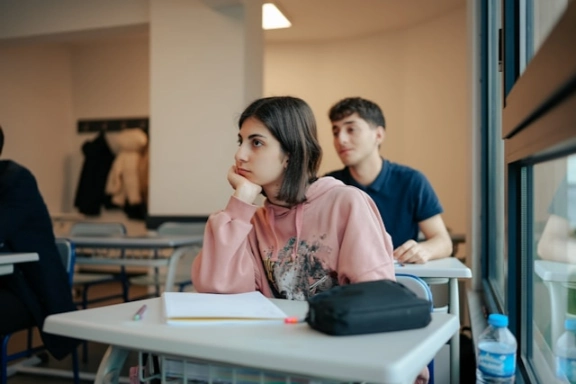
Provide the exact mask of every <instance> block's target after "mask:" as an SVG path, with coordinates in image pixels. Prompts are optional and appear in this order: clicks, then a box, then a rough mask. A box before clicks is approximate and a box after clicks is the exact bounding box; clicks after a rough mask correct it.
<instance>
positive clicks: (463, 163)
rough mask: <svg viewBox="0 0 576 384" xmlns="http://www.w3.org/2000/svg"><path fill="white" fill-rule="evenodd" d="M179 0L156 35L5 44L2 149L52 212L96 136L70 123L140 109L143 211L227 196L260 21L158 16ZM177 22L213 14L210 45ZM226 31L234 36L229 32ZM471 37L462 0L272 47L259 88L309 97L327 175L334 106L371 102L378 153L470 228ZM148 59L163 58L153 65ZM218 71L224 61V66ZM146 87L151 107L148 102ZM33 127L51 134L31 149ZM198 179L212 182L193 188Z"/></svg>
mask: <svg viewBox="0 0 576 384" xmlns="http://www.w3.org/2000/svg"><path fill="white" fill-rule="evenodd" d="M154 4H155V3H154ZM163 4H165V2H164V3H163ZM185 4H188V5H189V4H191V3H190V2H182V1H173V2H172V6H173V7H175V8H173V9H172V10H170V9H169V8H168V9H163V10H162V9H156V10H155V8H154V7H155V6H156V5H154V6H153V7H152V17H151V19H152V22H153V24H152V32H151V35H152V39H151V42H150V41H149V39H148V38H147V37H146V38H138V37H136V38H129V39H113V40H105V41H99V42H96V41H91V40H88V41H85V42H83V43H79V42H76V43H74V44H72V45H67V46H60V45H47V44H45V45H41V46H27V45H23V46H19V47H2V46H0V57H2V58H3V59H2V60H0V69H1V71H0V79H2V82H1V83H2V84H3V85H4V84H7V86H6V87H3V89H4V92H1V93H0V97H1V98H2V103H1V104H0V112H2V114H1V115H0V116H2V120H1V122H0V123H1V124H3V125H4V126H5V128H6V129H7V130H8V126H9V125H10V126H11V127H10V129H11V130H12V127H14V130H16V131H17V132H18V133H17V134H16V136H15V134H14V133H11V132H8V133H9V137H8V140H9V141H8V143H7V148H6V156H5V157H13V158H15V159H17V160H19V161H23V162H25V164H27V165H29V166H30V167H31V168H32V169H33V171H35V173H37V175H38V178H39V180H40V182H41V188H42V190H43V192H44V194H45V196H46V200H47V201H48V205H49V207H50V208H51V210H53V211H68V210H70V209H71V207H72V199H73V192H74V191H75V188H76V182H77V177H78V173H79V169H80V165H81V161H82V158H81V154H80V145H81V144H82V142H83V141H85V140H87V139H89V138H91V137H93V135H86V136H85V135H78V134H77V133H76V119H78V118H99V117H130V116H139V115H151V116H152V119H153V122H154V121H155V123H154V124H153V125H152V127H153V128H152V129H153V132H152V138H151V143H152V145H155V146H156V147H155V148H154V149H153V151H154V153H156V155H154V154H153V157H154V159H155V160H153V161H154V162H155V163H153V165H152V172H156V173H155V174H154V176H153V183H154V185H157V186H158V187H157V188H158V189H157V190H156V191H154V192H153V194H154V196H155V197H154V202H153V204H152V214H159V215H164V214H191V213H196V214H198V213H209V212H212V211H214V210H215V209H218V208H220V207H221V206H223V200H225V199H226V198H227V196H228V195H229V192H230V191H229V186H228V185H227V184H226V180H225V172H226V169H227V167H228V166H229V164H231V162H232V156H233V153H234V151H235V138H234V134H233V131H234V130H235V120H236V118H237V116H238V114H239V112H240V111H241V109H242V108H243V106H244V105H245V104H246V103H247V102H248V99H252V98H254V97H255V96H254V95H256V93H257V89H256V90H251V91H250V92H247V93H246V94H242V92H241V91H238V90H239V89H240V88H242V87H243V86H244V85H245V84H246V83H250V84H253V83H258V77H254V76H256V75H255V73H254V72H256V71H253V72H250V71H249V68H251V67H253V66H255V67H258V61H256V64H253V63H252V64H251V63H250V60H254V58H253V57H251V56H250V55H249V52H251V50H252V51H255V52H257V51H258V46H257V45H256V46H244V45H243V43H242V42H241V37H239V36H244V35H247V34H250V33H256V32H255V31H250V30H247V29H245V28H244V27H242V25H241V20H242V17H245V15H240V14H234V13H232V14H221V13H217V12H214V11H212V10H207V9H205V8H200V9H202V12H201V13H200V14H199V15H198V16H197V17H199V18H200V19H199V20H197V22H198V23H196V27H195V28H196V29H195V28H194V27H192V25H193V24H194V23H189V21H190V20H192V19H194V16H193V15H191V14H187V13H185V12H180V14H181V16H182V17H181V19H180V21H179V22H177V23H176V21H178V19H176V21H175V22H172V19H170V20H167V19H166V18H167V17H168V16H170V18H172V17H173V16H174V15H173V13H174V12H176V13H178V7H179V6H180V7H181V6H183V5H185ZM195 4H196V5H195V6H197V7H202V6H201V4H200V3H195ZM188 11H189V12H192V11H191V10H190V9H189V10H188ZM163 13H165V14H163ZM168 13H170V15H168ZM163 20H164V21H163ZM174 23H176V24H177V25H180V26H179V28H189V34H188V35H194V34H196V33H197V32H198V31H197V28H200V26H203V27H202V28H208V27H209V26H206V25H204V24H201V23H206V24H211V25H212V26H213V28H215V32H214V33H215V35H214V36H212V38H211V39H210V41H211V44H212V45H206V44H205V41H206V40H205V39H196V40H194V39H193V40H191V39H190V38H189V37H186V39H185V42H184V41H181V40H180V38H182V39H183V38H184V37H183V36H188V35H186V34H185V35H182V34H178V31H181V30H182V29H179V30H178V29H174V26H175V24H174ZM199 23H200V24H199ZM186 25H188V27H186ZM0 31H1V30H0ZM228 32H229V33H230V34H235V36H236V37H231V38H228V37H226V36H227V35H228ZM466 35H467V31H466V14H465V10H464V9H459V10H456V11H454V12H451V13H450V14H447V15H445V16H443V17H441V18H438V19H435V20H432V21H429V22H426V23H424V24H421V25H418V26H416V27H412V28H410V29H407V30H397V31H392V32H387V33H382V34H378V35H373V36H369V37H363V38H356V39H349V40H341V41H332V42H326V43H314V44H267V45H266V47H265V66H264V88H265V94H266V95H280V94H292V95H295V96H299V97H302V98H304V99H305V100H307V101H308V102H309V103H310V104H311V106H312V108H313V109H314V111H315V113H316V115H317V119H318V123H319V132H320V138H321V143H322V146H323V148H324V149H325V155H324V161H323V163H322V167H321V172H322V173H324V172H326V171H329V170H331V169H334V168H338V167H340V162H339V160H338V158H337V156H336V154H335V152H334V150H333V148H332V138H331V133H330V125H329V122H328V121H327V117H326V112H327V110H328V109H329V107H330V105H331V104H332V103H333V102H335V101H337V100H338V99H340V98H342V97H346V96H352V95H359V96H363V97H367V98H370V99H373V100H374V101H376V102H378V103H379V104H380V105H381V106H382V107H383V109H384V113H385V115H386V119H387V139H386V142H385V144H384V146H383V150H382V153H383V155H384V156H385V157H387V158H389V159H391V160H392V161H397V162H400V163H404V164H407V165H410V166H412V167H415V168H417V169H420V170H421V171H423V172H424V173H425V174H426V175H427V176H428V177H429V179H430V181H431V182H432V184H433V186H434V188H435V189H436V191H437V193H438V195H439V196H440V199H441V201H442V203H443V205H444V208H445V211H446V213H445V221H446V222H447V224H448V225H449V226H450V227H451V228H453V229H454V230H455V231H457V232H466V222H467V216H468V207H467V206H466V204H467V203H466V201H467V199H466V198H465V196H466V194H467V192H468V189H467V185H468V184H467V183H468V180H469V178H468V175H467V173H466V169H468V168H467V167H468V157H469V156H468V155H467V152H468V151H467V148H468V140H469V131H470V129H469V128H468V121H469V119H468V117H467V112H468V108H469V107H468V100H469V99H468V96H467V94H468V83H467V80H466V79H467V68H466V54H467V48H466ZM0 36H1V35H0ZM178 36H180V38H179V37H178ZM203 36H204V35H203ZM261 38H262V36H259V37H258V36H256V39H261ZM191 43H194V44H196V45H195V48H194V49H191V50H190V51H185V52H180V53H179V51H182V46H183V44H184V45H186V44H191ZM225 52H228V53H227V54H224V53H225ZM200 53H201V55H202V56H203V57H204V59H206V58H212V59H211V60H213V61H212V63H213V65H211V66H208V67H207V66H206V65H202V64H201V63H200V62H199V61H197V60H198V59H199V57H200V56H199V54H200ZM242 58H243V59H242ZM243 60H246V61H245V62H244V61H243ZM214 63H221V65H216V64H214ZM230 63H234V64H235V65H230ZM151 68H156V71H158V70H159V69H158V68H162V69H161V72H156V74H155V75H153V74H152V72H154V71H153V70H152V69H151ZM191 68H195V69H198V71H191ZM224 68H229V69H226V70H224V71H223V72H222V71H219V70H220V69H224ZM225 73H227V75H223V74H225ZM195 74H198V75H195ZM226 76H229V77H226ZM251 76H252V77H251ZM151 77H152V78H153V80H152V81H151V80H150V79H151ZM154 79H156V80H154ZM25 84H29V85H28V86H23V85H25ZM230 84H236V85H235V89H236V90H229V85H230ZM256 88H258V87H256ZM39 90H40V91H39ZM39 95H45V96H43V97H39ZM150 98H154V99H155V100H156V101H155V102H156V103H157V104H156V105H157V108H159V109H158V110H156V111H155V110H154V108H152V107H151V106H150V104H151V100H150ZM196 104H198V105H202V106H203V107H202V108H197V107H196ZM206 106H208V107H206ZM223 106H226V108H227V109H226V112H225V113H223V112H222V107H223ZM31 110H33V111H35V112H36V113H35V114H31V113H29V111H31ZM42 111H43V112H42ZM47 116H48V117H49V118H47ZM37 127H46V128H37ZM16 128H17V129H16ZM192 132H194V133H192ZM206 134H208V135H209V137H208V140H206V136H205V135H206ZM30 135H46V137H52V138H57V139H52V140H51V141H49V140H48V139H47V140H45V141H44V142H42V143H38V144H35V145H34V146H33V147H30V144H29V143H30V140H29V138H30ZM41 137H43V136H41ZM47 143H50V144H49V145H47ZM207 143H208V144H207ZM214 143H217V145H216V144H214ZM10 146H11V148H8V147H10ZM31 148H33V150H32V149H31ZM208 148H210V149H208ZM51 162H52V163H51ZM55 170H56V171H55ZM183 170H184V171H183ZM198 180H202V183H203V184H210V185H214V186H216V188H215V189H212V190H210V189H207V190H205V191H204V192H202V191H200V193H197V190H196V188H197V186H198ZM166 185H169V186H170V188H166V187H165V186H166ZM214 190H216V191H218V192H217V193H213V191H214Z"/></svg>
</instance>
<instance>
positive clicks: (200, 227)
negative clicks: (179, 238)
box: [158, 221, 206, 235]
mask: <svg viewBox="0 0 576 384" xmlns="http://www.w3.org/2000/svg"><path fill="white" fill-rule="evenodd" d="M205 227H206V222H188V223H182V222H172V221H167V222H165V223H162V224H160V226H159V227H158V234H160V235H203V234H204V228H205Z"/></svg>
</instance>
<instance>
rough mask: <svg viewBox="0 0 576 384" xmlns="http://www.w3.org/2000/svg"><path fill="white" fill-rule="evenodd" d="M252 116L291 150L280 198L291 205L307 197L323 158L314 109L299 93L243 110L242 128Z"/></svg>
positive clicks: (269, 100) (278, 97) (266, 101)
mask: <svg viewBox="0 0 576 384" xmlns="http://www.w3.org/2000/svg"><path fill="white" fill-rule="evenodd" d="M251 117H253V118H255V119H257V120H259V121H260V122H262V124H264V125H265V126H266V128H268V130H270V132H271V133H272V135H273V136H274V137H275V138H276V140H278V141H279V142H280V147H281V148H282V150H283V151H284V153H286V154H288V165H287V167H286V171H285V173H284V181H283V182H282V185H281V186H280V191H279V192H278V196H276V198H277V199H278V200H280V201H283V202H286V203H288V204H289V205H295V204H298V203H301V202H303V201H306V190H307V188H308V185H310V183H312V182H314V181H316V179H317V178H318V177H317V176H316V173H317V172H318V168H319V167H320V160H322V148H320V144H319V143H318V137H317V133H316V120H315V119H314V113H312V109H310V107H309V106H308V104H306V102H305V101H304V100H302V99H299V98H296V97H290V96H277V97H265V98H262V99H258V100H256V101H254V102H252V104H250V105H249V106H248V107H247V108H246V109H245V110H244V112H242V115H241V116H240V119H239V121H238V128H241V127H242V124H243V123H244V121H246V119H248V118H251Z"/></svg>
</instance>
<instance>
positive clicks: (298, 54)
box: [264, 7, 470, 233]
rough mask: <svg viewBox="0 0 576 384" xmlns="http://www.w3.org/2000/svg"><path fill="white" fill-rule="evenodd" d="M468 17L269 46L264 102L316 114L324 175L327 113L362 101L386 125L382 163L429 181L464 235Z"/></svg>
mask: <svg viewBox="0 0 576 384" xmlns="http://www.w3.org/2000/svg"><path fill="white" fill-rule="evenodd" d="M466 36H467V30H466V9H465V7H462V8H460V9H457V10H454V11H452V12H450V13H448V14H446V15H444V16H442V17H439V18H437V19H434V20H430V21H428V22H425V23H422V24H420V25H417V26H415V27H411V28H408V29H405V30H395V31H390V32H385V33H380V34H376V35H373V36H366V37H360V38H354V39H345V40H339V41H329V42H316V43H276V44H273V43H268V44H267V45H266V54H265V71H264V73H265V77H264V89H265V94H266V95H282V94H290V95H295V96H299V97H302V98H303V99H305V100H306V101H307V102H308V103H309V104H310V105H311V107H312V109H313V110H314V113H315V115H316V118H317V121H318V129H319V136H320V142H321V145H322V148H323V149H324V159H323V161H322V165H321V168H320V172H321V173H325V172H327V171H329V170H332V169H335V168H340V167H341V163H340V160H339V159H338V156H337V155H336V153H335V151H334V149H333V144H332V135H331V128H330V123H329V121H328V118H327V111H328V109H329V108H330V106H331V105H332V104H333V103H334V102H336V101H337V100H339V99H341V98H343V97H348V96H362V97H366V98H368V99H372V100H374V101H375V102H377V103H378V104H379V105H380V106H381V107H382V109H383V111H384V114H385V118H386V126H387V128H386V140H385V142H384V145H383V146H382V150H381V153H382V154H383V156H384V157H386V158H388V159H390V160H392V161H396V162H400V163H403V164H407V165H409V166H411V167H414V168H416V169H419V170H421V171H422V172H424V173H425V174H426V176H427V177H428V178H429V180H430V182H431V183H432V185H433V187H434V188H435V190H436V192H437V194H438V195H439V197H440V200H441V202H442V204H443V206H444V209H445V214H444V219H445V221H446V223H447V225H448V226H449V227H451V228H452V229H453V230H454V231H455V232H459V233H466V231H467V220H468V207H467V201H468V199H467V194H468V183H469V179H468V173H467V170H468V167H469V155H468V152H469V151H468V138H469V135H470V128H469V124H468V122H469V117H468V114H469V104H468V103H469V99H468V92H469V84H468V80H467V79H468V77H467V76H468V68H467V65H468V64H467V40H466V39H467V37H466Z"/></svg>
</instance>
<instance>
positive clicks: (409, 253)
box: [394, 214, 452, 264]
mask: <svg viewBox="0 0 576 384" xmlns="http://www.w3.org/2000/svg"><path fill="white" fill-rule="evenodd" d="M418 226H419V227H420V230H421V231H422V233H423V234H424V237H425V238H426V240H425V241H421V242H416V241H414V240H408V241H407V242H405V243H404V244H402V245H401V246H399V247H398V248H396V249H395V250H394V258H395V259H397V260H398V261H399V262H401V263H417V264H421V263H425V262H427V261H429V260H435V259H441V258H444V257H448V256H450V255H451V254H452V239H451V238H450V234H449V233H448V230H447V229H446V225H444V220H442V216H441V215H439V214H438V215H434V216H432V217H430V218H429V219H426V220H423V221H421V222H419V223H418Z"/></svg>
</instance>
